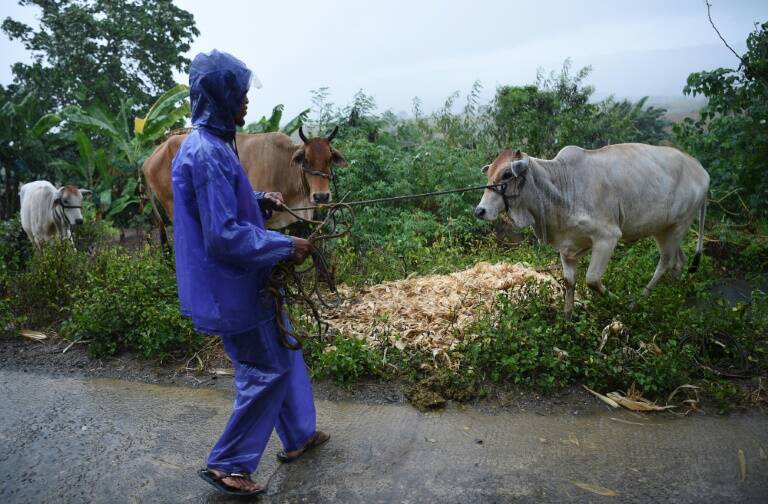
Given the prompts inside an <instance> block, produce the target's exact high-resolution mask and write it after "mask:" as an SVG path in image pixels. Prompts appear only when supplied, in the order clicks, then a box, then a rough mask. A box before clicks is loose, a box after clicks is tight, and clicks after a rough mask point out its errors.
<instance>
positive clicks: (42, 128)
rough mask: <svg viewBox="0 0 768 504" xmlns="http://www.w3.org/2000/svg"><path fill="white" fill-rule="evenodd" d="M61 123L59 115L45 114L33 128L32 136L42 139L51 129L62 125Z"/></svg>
mask: <svg viewBox="0 0 768 504" xmlns="http://www.w3.org/2000/svg"><path fill="white" fill-rule="evenodd" d="M61 121H62V119H61V117H60V116H59V115H57V114H45V115H44V116H43V117H41V118H40V119H38V121H37V122H36V123H35V125H34V126H32V129H31V131H30V132H31V133H32V136H34V137H40V136H42V135H44V134H46V133H48V131H50V130H51V128H53V127H55V126H58V125H59V124H61Z"/></svg>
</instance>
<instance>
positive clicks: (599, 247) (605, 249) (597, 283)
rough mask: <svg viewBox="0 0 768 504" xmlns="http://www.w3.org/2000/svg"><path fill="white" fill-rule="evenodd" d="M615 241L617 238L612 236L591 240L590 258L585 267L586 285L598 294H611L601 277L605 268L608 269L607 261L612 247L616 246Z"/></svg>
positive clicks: (616, 241)
mask: <svg viewBox="0 0 768 504" xmlns="http://www.w3.org/2000/svg"><path fill="white" fill-rule="evenodd" d="M617 243H618V239H617V238H613V237H606V238H599V239H596V240H593V241H592V259H591V260H590V261H589V268H587V286H588V287H589V288H590V289H592V290H594V291H597V292H599V293H600V294H610V295H612V294H611V293H610V292H608V289H606V288H605V286H604V285H603V282H602V279H603V275H604V274H605V270H606V269H608V262H609V261H610V260H611V256H612V255H613V249H615V248H616V244H617Z"/></svg>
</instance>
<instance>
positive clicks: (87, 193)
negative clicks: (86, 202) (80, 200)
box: [80, 189, 93, 197]
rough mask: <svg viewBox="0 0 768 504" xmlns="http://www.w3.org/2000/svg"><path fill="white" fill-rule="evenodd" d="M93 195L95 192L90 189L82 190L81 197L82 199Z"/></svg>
mask: <svg viewBox="0 0 768 504" xmlns="http://www.w3.org/2000/svg"><path fill="white" fill-rule="evenodd" d="M91 194H93V191H91V190H90V189H80V196H82V197H86V196H90V195H91Z"/></svg>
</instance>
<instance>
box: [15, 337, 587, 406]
mask: <svg viewBox="0 0 768 504" xmlns="http://www.w3.org/2000/svg"><path fill="white" fill-rule="evenodd" d="M68 345H69V342H67V341H63V340H56V339H54V340H48V341H44V342H34V341H30V340H27V339H25V338H21V337H7V338H0V367H1V368H3V369H8V370H14V371H21V372H24V373H26V372H30V373H35V372H37V373H44V374H46V375H48V376H83V377H88V378H112V379H117V380H127V381H135V382H142V383H147V384H155V385H177V386H183V387H190V388H204V389H215V390H226V391H230V390H232V377H230V376H222V375H216V374H214V373H213V372H212V371H209V372H206V373H196V372H189V371H186V370H184V369H183V367H184V365H185V361H183V360H181V361H172V362H167V363H164V364H160V363H157V362H153V361H147V360H143V359H141V358H139V357H137V356H133V355H130V354H123V355H119V356H117V357H114V358H108V359H94V358H92V357H90V356H89V355H88V352H87V351H86V349H85V347H84V345H72V346H71V347H70V348H69V349H67V351H66V353H63V351H64V349H66V348H67V346H68ZM224 367H226V363H225V362H223V363H222V366H221V368H224ZM313 387H314V392H315V396H316V397H317V398H319V399H324V400H328V401H357V402H363V403H370V404H406V403H408V399H407V398H406V393H405V391H406V390H407V389H408V384H405V383H401V382H389V383H384V382H380V381H372V380H364V381H362V382H359V383H356V384H355V385H353V386H352V387H340V386H338V385H336V384H335V383H334V382H333V381H330V380H315V381H314V382H313ZM465 404H466V405H468V406H472V407H473V408H476V409H478V410H481V411H485V412H489V413H493V412H503V411H529V412H534V413H538V414H557V413H562V412H570V413H575V414H589V413H591V412H593V411H595V410H596V408H598V407H599V404H598V403H597V401H596V400H595V399H594V398H593V397H592V396H590V395H589V394H588V393H586V392H585V391H584V390H583V389H582V388H580V387H573V388H571V389H568V390H564V391H561V392H558V393H555V394H551V395H547V396H542V395H541V394H537V393H534V392H530V391H523V390H520V389H517V388H513V387H509V388H506V387H505V388H500V387H497V388H491V389H490V390H489V394H488V395H487V396H486V397H484V398H482V399H480V398H477V399H473V400H471V401H470V402H468V403H465Z"/></svg>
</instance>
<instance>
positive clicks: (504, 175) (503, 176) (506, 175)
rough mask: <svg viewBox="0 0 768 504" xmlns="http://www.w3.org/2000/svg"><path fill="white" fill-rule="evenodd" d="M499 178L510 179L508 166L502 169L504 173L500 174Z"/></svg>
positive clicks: (510, 171)
mask: <svg viewBox="0 0 768 504" xmlns="http://www.w3.org/2000/svg"><path fill="white" fill-rule="evenodd" d="M501 178H503V179H504V180H507V179H511V178H512V170H510V169H509V168H507V169H506V170H504V173H502V174H501Z"/></svg>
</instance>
